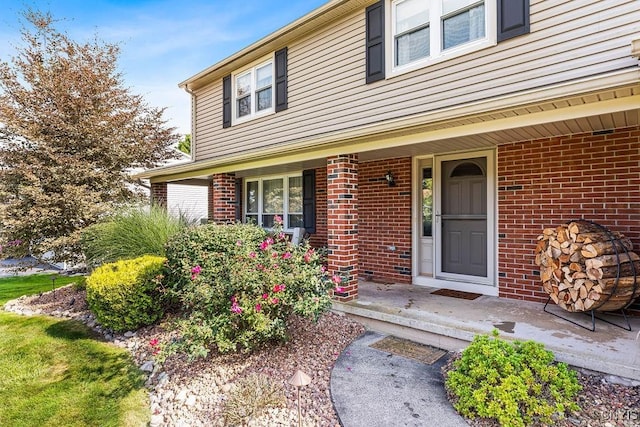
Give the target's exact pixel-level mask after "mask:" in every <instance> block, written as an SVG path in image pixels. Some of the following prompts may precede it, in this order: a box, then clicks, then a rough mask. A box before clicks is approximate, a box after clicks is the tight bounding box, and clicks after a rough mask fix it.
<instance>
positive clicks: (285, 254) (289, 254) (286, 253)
mask: <svg viewBox="0 0 640 427" xmlns="http://www.w3.org/2000/svg"><path fill="white" fill-rule="evenodd" d="M289 258H291V252H285V253H283V254H282V259H289Z"/></svg>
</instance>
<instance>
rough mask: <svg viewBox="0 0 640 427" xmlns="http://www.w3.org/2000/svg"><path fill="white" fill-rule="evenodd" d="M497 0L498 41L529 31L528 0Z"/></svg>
mask: <svg viewBox="0 0 640 427" xmlns="http://www.w3.org/2000/svg"><path fill="white" fill-rule="evenodd" d="M497 1H498V41H499V42H501V41H503V40H507V39H510V38H512V37H516V36H520V35H522V34H527V33H529V0H497Z"/></svg>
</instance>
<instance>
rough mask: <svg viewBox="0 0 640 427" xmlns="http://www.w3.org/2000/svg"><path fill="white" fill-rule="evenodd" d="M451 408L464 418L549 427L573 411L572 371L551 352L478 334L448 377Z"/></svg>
mask: <svg viewBox="0 0 640 427" xmlns="http://www.w3.org/2000/svg"><path fill="white" fill-rule="evenodd" d="M445 384H446V387H447V390H448V391H449V393H450V394H451V395H452V396H453V401H454V407H455V408H456V410H457V411H458V412H460V413H461V414H462V415H464V416H465V417H468V418H476V417H481V418H492V419H495V420H497V421H498V422H499V423H500V425H501V426H509V427H524V426H529V425H537V424H538V423H544V424H545V425H549V424H551V425H553V424H555V421H556V419H557V418H562V417H563V416H564V414H565V412H567V411H570V410H577V409H578V405H577V403H576V402H575V397H576V395H577V393H578V391H580V384H579V383H578V380H577V378H576V373H575V372H574V371H572V370H571V369H569V368H568V367H567V365H566V364H564V363H554V355H553V353H552V352H550V351H548V350H545V349H544V346H543V345H542V344H540V343H536V342H534V341H526V342H519V341H515V342H513V343H511V342H507V341H504V340H501V339H499V338H498V332H497V331H494V333H493V337H489V336H486V335H478V336H476V337H475V338H474V340H473V341H472V342H471V344H470V345H469V346H468V347H467V348H466V349H465V350H464V351H463V352H462V357H461V358H460V359H458V360H456V361H455V362H454V363H453V369H452V370H450V371H449V372H448V373H446V381H445Z"/></svg>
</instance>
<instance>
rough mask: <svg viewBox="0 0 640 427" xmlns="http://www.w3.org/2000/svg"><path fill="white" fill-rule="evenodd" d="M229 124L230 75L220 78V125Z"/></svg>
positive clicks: (226, 125) (225, 126) (228, 125)
mask: <svg viewBox="0 0 640 427" xmlns="http://www.w3.org/2000/svg"><path fill="white" fill-rule="evenodd" d="M230 126H231V75H228V76H227V77H225V78H223V79H222V127H223V128H228V127H230Z"/></svg>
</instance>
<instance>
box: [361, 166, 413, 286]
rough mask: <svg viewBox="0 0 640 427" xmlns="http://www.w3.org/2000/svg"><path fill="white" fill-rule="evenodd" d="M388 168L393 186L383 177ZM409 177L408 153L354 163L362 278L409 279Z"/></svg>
mask: <svg viewBox="0 0 640 427" xmlns="http://www.w3.org/2000/svg"><path fill="white" fill-rule="evenodd" d="M388 171H391V172H392V174H393V176H394V177H395V183H396V185H395V186H393V187H390V186H389V185H388V183H387V180H386V179H385V178H384V176H385V174H386V173H387V172H388ZM411 180H412V178H411V158H410V157H405V158H399V159H390V160H381V161H372V162H366V163H360V165H359V167H358V250H359V254H358V269H359V271H360V277H361V278H363V279H367V280H373V281H389V282H396V283H411ZM393 248H395V250H393Z"/></svg>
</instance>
